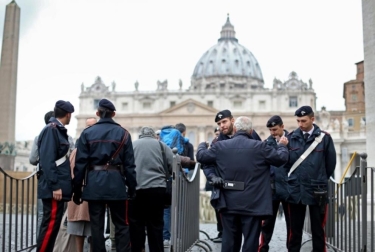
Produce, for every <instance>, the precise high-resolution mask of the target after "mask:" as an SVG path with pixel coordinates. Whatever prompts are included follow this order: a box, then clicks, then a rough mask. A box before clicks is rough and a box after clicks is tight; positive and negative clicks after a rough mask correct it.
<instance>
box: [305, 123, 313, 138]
mask: <svg viewBox="0 0 375 252" xmlns="http://www.w3.org/2000/svg"><path fill="white" fill-rule="evenodd" d="M313 132H314V125H313V126H312V128H311V130H310V131H308V132H306V131H303V135H304V134H305V133H309V137H310V136H311V135H312V133H313Z"/></svg>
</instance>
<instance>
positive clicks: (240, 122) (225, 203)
mask: <svg viewBox="0 0 375 252" xmlns="http://www.w3.org/2000/svg"><path fill="white" fill-rule="evenodd" d="M252 130H253V129H252V123H251V121H250V118H248V117H239V118H237V119H236V120H235V122H234V127H233V132H234V136H233V137H232V138H231V139H228V140H225V141H218V142H216V143H215V144H214V145H213V146H212V148H210V149H207V145H206V143H201V144H200V145H199V146H198V152H197V160H198V161H199V162H201V163H204V164H212V163H216V165H217V179H216V180H217V181H216V183H215V184H214V185H215V186H216V187H220V186H221V187H222V188H221V189H220V192H219V193H220V196H219V197H218V199H217V200H218V201H219V202H218V204H216V207H217V208H218V209H219V211H220V213H221V216H222V222H223V237H222V239H223V240H222V250H221V251H222V252H233V251H235V252H237V251H240V249H241V243H242V236H244V243H243V247H242V251H257V249H258V245H259V235H260V229H261V221H262V219H264V218H265V217H266V216H270V215H272V192H271V186H270V165H274V166H280V165H283V164H284V163H285V162H287V160H288V150H287V148H286V144H287V143H288V140H287V139H286V137H281V138H280V141H279V145H278V148H277V149H275V148H273V147H271V146H269V145H268V144H267V143H265V142H261V141H257V140H254V139H253V138H252V137H251V133H252Z"/></svg>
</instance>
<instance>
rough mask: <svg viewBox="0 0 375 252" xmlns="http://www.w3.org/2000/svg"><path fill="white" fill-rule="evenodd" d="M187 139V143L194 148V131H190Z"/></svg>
mask: <svg viewBox="0 0 375 252" xmlns="http://www.w3.org/2000/svg"><path fill="white" fill-rule="evenodd" d="M188 138H189V142H190V143H191V144H192V145H194V146H195V132H194V131H190V132H189V135H188Z"/></svg>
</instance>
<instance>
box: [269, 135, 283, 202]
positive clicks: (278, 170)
mask: <svg viewBox="0 0 375 252" xmlns="http://www.w3.org/2000/svg"><path fill="white" fill-rule="evenodd" d="M284 134H285V136H287V135H288V131H286V130H284ZM266 143H267V144H268V145H269V146H272V147H273V148H275V149H277V147H278V144H277V142H276V139H275V138H274V137H273V136H272V135H270V136H269V137H268V138H267V139H266ZM287 177H288V173H287V172H286V169H285V168H284V166H283V165H282V166H279V167H276V166H273V165H271V181H272V183H273V184H274V186H275V192H274V194H273V196H272V197H273V199H274V200H284V201H285V200H286V199H287V198H288V188H287V179H286V178H287Z"/></svg>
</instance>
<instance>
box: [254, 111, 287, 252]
mask: <svg viewBox="0 0 375 252" xmlns="http://www.w3.org/2000/svg"><path fill="white" fill-rule="evenodd" d="M266 126H267V128H268V129H269V131H270V133H271V135H270V136H269V137H268V138H267V139H266V141H265V142H266V143H267V144H268V145H269V146H272V147H274V148H277V145H278V143H279V140H280V138H281V137H283V136H286V135H288V132H287V131H286V130H285V129H284V123H283V120H282V119H281V117H280V116H278V115H274V116H272V117H271V118H270V119H269V120H268V121H267V125H266ZM286 176H287V173H286V172H285V169H284V168H283V166H280V167H275V166H271V188H272V189H273V195H272V216H270V217H269V218H267V219H265V220H264V221H263V223H262V231H261V236H260V244H259V250H258V251H259V252H267V251H268V250H269V243H270V241H271V238H272V234H273V230H274V227H275V222H276V216H277V211H278V210H279V206H280V204H282V207H283V208H282V209H284V212H287V209H288V208H287V203H286V201H285V200H286V198H287V197H288V191H287V186H286V182H285V177H286ZM288 217H289V216H288V215H285V220H286V228H287V236H286V237H287V238H288V237H289V235H288V234H289V218H288ZM287 242H288V239H287ZM287 247H288V245H287Z"/></svg>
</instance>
